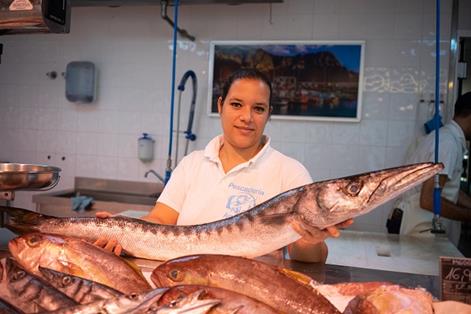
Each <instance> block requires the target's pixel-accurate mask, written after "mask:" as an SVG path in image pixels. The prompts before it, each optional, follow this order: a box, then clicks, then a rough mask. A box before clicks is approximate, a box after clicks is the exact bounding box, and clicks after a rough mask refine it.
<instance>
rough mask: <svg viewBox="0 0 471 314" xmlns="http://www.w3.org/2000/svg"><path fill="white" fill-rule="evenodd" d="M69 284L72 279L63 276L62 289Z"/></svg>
mask: <svg viewBox="0 0 471 314" xmlns="http://www.w3.org/2000/svg"><path fill="white" fill-rule="evenodd" d="M71 283H72V278H71V277H70V276H64V277H63V278H62V285H63V286H64V287H66V286H68V285H70V284H71Z"/></svg>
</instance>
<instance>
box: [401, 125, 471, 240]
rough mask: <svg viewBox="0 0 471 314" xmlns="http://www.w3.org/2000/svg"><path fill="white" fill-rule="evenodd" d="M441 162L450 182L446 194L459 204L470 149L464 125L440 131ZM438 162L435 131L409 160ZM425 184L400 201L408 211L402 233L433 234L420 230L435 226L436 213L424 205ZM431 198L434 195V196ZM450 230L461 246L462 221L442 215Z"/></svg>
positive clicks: (442, 172)
mask: <svg viewBox="0 0 471 314" xmlns="http://www.w3.org/2000/svg"><path fill="white" fill-rule="evenodd" d="M439 132H440V133H439V139H440V143H439V161H440V162H442V163H443V164H444V165H445V168H444V169H443V170H442V171H441V172H440V174H443V175H446V176H447V177H448V181H447V182H446V184H445V186H444V187H443V189H442V193H441V195H442V197H444V198H446V199H447V200H449V201H451V202H453V203H455V204H456V202H457V201H458V195H459V191H460V178H461V174H462V173H463V156H464V154H465V152H466V139H465V136H464V133H463V130H462V129H461V127H460V126H459V125H458V124H457V123H456V122H455V121H453V120H452V121H450V122H449V123H447V124H446V125H445V126H443V127H442V128H440V131H439ZM426 161H431V162H434V161H435V132H432V133H430V134H428V135H427V136H426V137H425V138H423V140H422V141H421V142H420V143H419V145H418V146H417V148H416V150H415V151H414V153H413V155H412V156H410V157H409V158H408V160H407V162H408V163H416V162H426ZM420 190H421V185H419V186H418V187H416V188H414V189H412V190H410V191H408V192H406V193H405V194H404V196H403V197H402V199H400V201H399V203H398V207H399V208H401V209H403V210H404V214H403V217H402V222H401V234H409V235H416V236H424V237H427V236H433V234H431V233H430V232H428V231H427V232H420V231H423V230H427V229H430V228H432V218H433V213H432V212H430V211H428V210H425V209H422V208H420ZM430 197H433V196H432V195H431V196H430ZM441 220H442V222H443V225H444V227H445V229H446V233H447V235H448V238H449V239H450V241H451V242H453V243H454V244H455V245H458V241H459V238H460V232H461V222H459V221H454V220H450V219H446V218H443V217H441Z"/></svg>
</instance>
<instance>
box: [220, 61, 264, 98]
mask: <svg viewBox="0 0 471 314" xmlns="http://www.w3.org/2000/svg"><path fill="white" fill-rule="evenodd" d="M241 79H253V80H258V81H262V82H264V83H265V84H267V86H268V89H269V90H270V98H269V103H268V105H270V104H271V94H272V90H271V83H270V80H269V79H268V78H267V77H266V76H265V75H264V74H263V73H262V72H260V71H258V70H255V69H240V70H237V71H235V72H233V73H232V74H231V76H229V78H228V79H227V80H226V82H225V83H224V87H223V88H222V95H221V98H222V100H223V101H224V99H226V96H227V93H228V92H229V89H230V88H231V86H232V84H233V83H234V82H235V81H237V80H241Z"/></svg>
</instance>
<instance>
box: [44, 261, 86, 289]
mask: <svg viewBox="0 0 471 314" xmlns="http://www.w3.org/2000/svg"><path fill="white" fill-rule="evenodd" d="M38 268H39V272H40V273H41V276H42V277H43V278H45V279H46V280H47V281H48V282H50V283H53V286H55V287H61V288H63V289H65V288H67V287H71V286H73V285H75V284H76V282H77V278H76V277H74V276H71V275H69V274H66V273H61V272H59V271H55V270H53V269H49V268H46V267H42V266H41V265H39V267H38Z"/></svg>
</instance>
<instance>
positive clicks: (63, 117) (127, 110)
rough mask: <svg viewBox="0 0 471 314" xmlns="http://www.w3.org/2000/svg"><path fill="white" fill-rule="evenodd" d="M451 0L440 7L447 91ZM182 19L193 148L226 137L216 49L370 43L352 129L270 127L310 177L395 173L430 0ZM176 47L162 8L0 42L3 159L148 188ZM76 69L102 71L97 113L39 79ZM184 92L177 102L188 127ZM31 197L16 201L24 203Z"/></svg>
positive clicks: (198, 13)
mask: <svg viewBox="0 0 471 314" xmlns="http://www.w3.org/2000/svg"><path fill="white" fill-rule="evenodd" d="M451 2H452V0H448V1H442V10H443V15H442V53H441V64H442V70H441V72H442V82H445V81H446V77H445V74H446V73H448V71H447V69H448V64H447V60H448V50H447V49H448V48H447V47H448V43H449V40H448V37H449V25H450V16H451V11H450V7H451ZM169 13H171V12H170V11H169ZM180 13H181V15H180V19H179V22H180V23H179V24H180V27H182V28H185V29H187V30H188V31H189V32H190V33H191V34H193V35H195V36H196V38H197V40H196V41H195V42H189V41H187V40H181V41H179V42H178V57H177V62H178V63H177V80H179V79H180V77H181V75H182V74H183V73H184V72H185V71H186V70H189V69H192V70H194V71H195V72H196V73H197V77H198V98H197V115H196V118H195V131H196V134H197V135H198V140H197V141H196V143H192V145H191V149H195V148H202V147H204V145H205V144H206V142H207V141H208V140H209V139H210V138H212V137H213V136H214V135H216V134H218V133H219V130H220V128H219V121H218V120H217V119H216V118H212V117H208V116H207V115H206V105H207V86H208V83H207V80H208V52H209V42H210V41H211V40H311V39H314V40H352V39H355V40H356V39H359V40H365V41H366V57H365V80H364V91H363V92H364V93H363V108H362V111H363V113H362V120H361V122H360V123H338V122H335V123H334V122H312V121H301V122H299V121H298V122H295V121H282V120H273V121H271V122H270V123H269V125H268V127H267V133H268V134H270V135H271V136H272V139H273V143H274V146H275V147H276V148H278V149H279V150H281V151H282V152H284V153H286V154H289V155H291V156H293V157H295V158H297V159H299V160H300V161H301V162H303V163H304V164H305V165H306V167H307V168H308V169H309V170H310V172H311V174H312V176H313V177H314V179H316V180H321V179H327V178H333V177H338V176H343V175H350V174H354V173H358V172H363V171H369V170H374V169H378V168H383V167H389V166H395V165H399V164H401V163H402V160H403V157H404V154H405V152H406V149H407V146H408V145H409V143H411V142H412V141H413V139H414V138H415V135H416V134H417V133H418V131H420V129H421V125H422V124H423V122H424V119H426V118H427V114H428V113H429V112H428V108H426V107H424V106H425V105H423V104H422V105H420V106H419V99H420V98H422V97H425V98H427V99H428V98H430V93H432V92H433V90H434V73H435V68H434V66H435V56H434V53H435V52H434V49H435V48H434V32H435V26H434V1H433V0H407V1H405V0H401V1H398V0H381V1H380V0H285V1H284V3H282V4H273V5H272V7H271V10H270V6H269V5H268V4H251V5H240V6H227V5H194V6H182V7H181V8H180ZM171 39H172V29H171V28H170V26H169V25H168V24H167V23H166V22H164V21H163V20H162V19H161V18H160V7H158V6H151V7H132V6H131V7H121V8H96V7H95V8H74V9H73V15H72V23H71V33H70V34H61V35H56V34H47V35H37V34H36V35H15V36H3V37H0V42H2V43H3V44H4V54H3V56H2V63H1V64H0V143H1V144H0V160H8V161H12V162H25V163H47V164H50V165H55V166H59V167H61V168H62V169H63V171H62V180H61V183H60V185H59V188H69V187H71V186H72V185H73V178H74V176H91V177H105V178H117V179H128V180H155V179H154V178H149V179H145V178H144V173H145V171H147V170H148V169H151V168H153V169H155V170H157V171H158V172H160V173H163V172H164V168H165V160H166V155H167V149H168V148H167V145H168V133H169V121H168V117H169V103H170V86H171V82H170V80H171V62H172V58H171ZM77 60H86V61H91V62H94V63H95V64H96V66H97V68H98V70H99V80H98V81H99V84H98V99H97V101H96V103H94V104H90V105H76V104H72V103H69V102H67V101H66V99H65V97H64V79H63V78H62V77H60V76H59V78H57V79H55V80H51V79H49V78H48V77H47V76H46V73H47V72H50V71H57V72H58V73H59V74H60V73H61V72H63V71H64V70H65V66H66V64H67V63H68V62H70V61H77ZM442 85H443V84H442ZM187 90H188V91H189V90H191V88H190V86H189V85H187ZM190 94H191V93H190V92H185V94H184V95H183V97H182V105H183V106H182V107H183V108H182V114H183V117H184V119H183V122H182V123H183V125H186V117H187V114H188V113H187V112H188V106H189V103H190V101H189V100H190V98H189V97H190ZM142 132H147V133H150V134H151V135H152V136H153V137H154V138H155V139H156V160H155V161H154V162H152V163H150V164H143V163H141V162H140V161H139V160H138V159H137V157H136V155H137V154H136V149H137V138H138V137H139V135H140V133H142ZM182 142H183V141H182ZM180 151H182V150H180ZM31 194H32V193H29V192H17V200H16V201H15V205H16V206H20V207H21V206H22V207H28V208H31V207H32V204H31ZM388 207H389V206H384V207H383V208H381V209H378V210H376V211H374V212H373V213H371V214H369V215H366V216H363V217H361V218H358V219H357V221H356V224H355V226H354V228H358V229H363V230H373V231H384V222H385V219H386V215H387V212H388Z"/></svg>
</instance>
